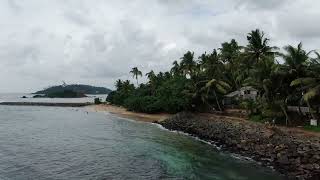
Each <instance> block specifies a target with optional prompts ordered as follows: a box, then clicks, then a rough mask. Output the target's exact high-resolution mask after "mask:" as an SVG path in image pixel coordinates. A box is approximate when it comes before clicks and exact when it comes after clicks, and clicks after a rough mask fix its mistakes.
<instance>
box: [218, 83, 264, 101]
mask: <svg viewBox="0 0 320 180" xmlns="http://www.w3.org/2000/svg"><path fill="white" fill-rule="evenodd" d="M257 95H258V90H257V89H255V88H253V87H251V86H245V87H242V88H240V89H239V90H237V91H234V92H231V93H229V94H227V95H225V96H224V97H225V98H224V100H223V104H224V105H232V104H235V103H236V102H238V101H239V100H246V99H251V100H256V98H257Z"/></svg>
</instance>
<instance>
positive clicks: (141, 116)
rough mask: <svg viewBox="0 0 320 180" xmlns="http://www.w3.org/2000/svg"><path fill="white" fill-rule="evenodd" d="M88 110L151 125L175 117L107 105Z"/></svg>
mask: <svg viewBox="0 0 320 180" xmlns="http://www.w3.org/2000/svg"><path fill="white" fill-rule="evenodd" d="M86 108H88V109H89V110H91V111H95V112H109V113H111V114H115V115H118V116H120V117H123V118H129V119H133V120H135V121H142V122H149V123H154V122H161V121H164V120H166V119H168V118H170V117H171V116H173V115H172V114H167V113H158V114H147V113H139V112H132V111H128V110H127V109H125V108H123V107H118V106H114V105H106V104H99V105H90V106H86Z"/></svg>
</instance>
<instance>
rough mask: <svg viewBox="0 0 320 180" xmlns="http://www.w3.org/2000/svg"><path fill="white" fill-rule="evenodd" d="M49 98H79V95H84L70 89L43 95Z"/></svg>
mask: <svg viewBox="0 0 320 180" xmlns="http://www.w3.org/2000/svg"><path fill="white" fill-rule="evenodd" d="M45 96H46V97H49V98H80V97H86V95H84V94H83V93H78V92H75V91H72V90H64V91H58V92H53V93H49V94H46V95H45Z"/></svg>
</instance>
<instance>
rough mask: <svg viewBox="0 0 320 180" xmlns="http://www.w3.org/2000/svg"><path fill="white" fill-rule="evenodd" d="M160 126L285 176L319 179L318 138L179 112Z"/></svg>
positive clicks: (319, 145)
mask: <svg viewBox="0 0 320 180" xmlns="http://www.w3.org/2000/svg"><path fill="white" fill-rule="evenodd" d="M160 124H161V125H162V126H164V127H165V128H167V129H170V130H178V131H182V132H185V133H189V134H191V135H194V136H197V137H199V138H201V139H203V140H207V141H213V142H215V143H216V144H217V145H219V146H221V147H222V148H223V149H224V150H228V151H231V152H234V153H238V154H241V155H244V156H247V157H251V158H253V159H254V160H256V161H258V162H261V163H262V164H263V165H266V166H272V167H274V168H275V169H276V170H277V171H278V172H280V173H281V174H283V175H285V176H286V177H287V178H288V179H315V180H317V179H320V138H319V136H315V135H314V136H313V135H308V136H307V135H301V134H299V133H295V131H289V130H284V129H282V128H277V127H273V126H269V125H264V124H260V123H253V122H249V121H245V120H243V121H241V120H233V119H227V118H223V117H218V116H217V117H210V116H208V115H206V116H204V115H201V114H199V115H198V114H197V115H195V114H192V113H186V112H184V113H179V114H177V115H175V116H173V117H171V118H169V119H167V120H165V121H163V122H160Z"/></svg>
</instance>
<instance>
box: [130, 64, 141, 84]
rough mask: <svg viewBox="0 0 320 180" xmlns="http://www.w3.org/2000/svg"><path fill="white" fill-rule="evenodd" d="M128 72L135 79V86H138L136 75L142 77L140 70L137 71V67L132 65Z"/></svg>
mask: <svg viewBox="0 0 320 180" xmlns="http://www.w3.org/2000/svg"><path fill="white" fill-rule="evenodd" d="M130 73H131V74H132V76H133V78H135V79H136V80H137V86H139V81H138V76H141V77H142V72H141V71H139V69H138V68H137V67H134V68H132V70H131V71H130Z"/></svg>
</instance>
